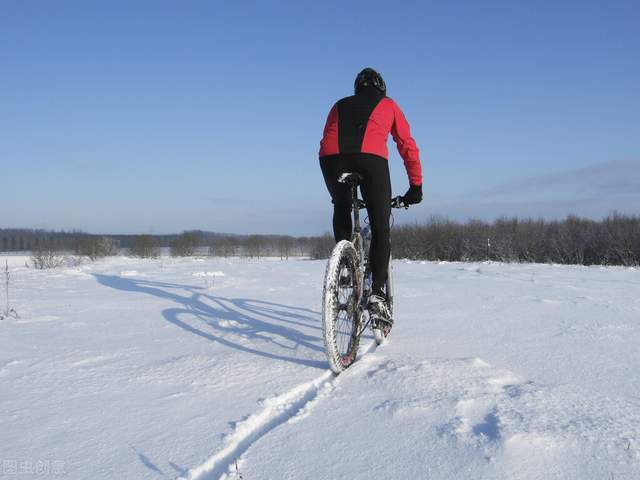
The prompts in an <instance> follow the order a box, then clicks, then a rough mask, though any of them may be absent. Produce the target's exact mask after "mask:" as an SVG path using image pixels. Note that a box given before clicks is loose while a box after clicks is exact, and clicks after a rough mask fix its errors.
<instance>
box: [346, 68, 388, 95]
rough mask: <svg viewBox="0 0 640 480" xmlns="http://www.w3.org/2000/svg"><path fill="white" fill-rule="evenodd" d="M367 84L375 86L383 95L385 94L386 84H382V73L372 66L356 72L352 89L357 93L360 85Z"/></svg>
mask: <svg viewBox="0 0 640 480" xmlns="http://www.w3.org/2000/svg"><path fill="white" fill-rule="evenodd" d="M367 85H371V86H373V87H375V88H377V89H378V90H379V91H380V93H382V94H383V95H386V94H387V86H386V85H385V84H384V80H383V79H382V75H380V74H379V73H378V72H376V71H375V70H374V69H373V68H365V69H364V70H362V71H361V72H360V73H359V74H358V76H357V77H356V81H355V82H354V84H353V89H354V90H355V92H356V93H358V90H360V88H361V87H366V86H367Z"/></svg>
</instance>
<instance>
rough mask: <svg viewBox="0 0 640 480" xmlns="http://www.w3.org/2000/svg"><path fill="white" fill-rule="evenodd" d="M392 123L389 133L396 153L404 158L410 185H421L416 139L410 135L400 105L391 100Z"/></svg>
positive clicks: (420, 169) (420, 166) (420, 167)
mask: <svg viewBox="0 0 640 480" xmlns="http://www.w3.org/2000/svg"><path fill="white" fill-rule="evenodd" d="M393 105H394V109H393V111H394V113H393V125H392V126H391V135H392V136H393V140H394V141H395V142H396V145H397V146H398V153H399V154H400V156H401V157H402V160H404V167H405V168H406V169H407V176H408V177H409V183H410V184H411V185H422V165H421V163H420V150H418V146H417V145H416V141H415V140H414V139H413V137H412V136H411V129H410V128H409V122H407V119H406V118H405V117H404V114H403V113H402V110H400V107H398V105H397V104H396V103H395V102H393Z"/></svg>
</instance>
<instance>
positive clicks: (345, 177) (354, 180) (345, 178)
mask: <svg viewBox="0 0 640 480" xmlns="http://www.w3.org/2000/svg"><path fill="white" fill-rule="evenodd" d="M363 180H364V177H363V176H362V175H360V174H359V173H353V172H344V173H342V174H340V176H339V177H338V182H340V183H348V184H349V185H358V184H359V183H361V182H362V181H363Z"/></svg>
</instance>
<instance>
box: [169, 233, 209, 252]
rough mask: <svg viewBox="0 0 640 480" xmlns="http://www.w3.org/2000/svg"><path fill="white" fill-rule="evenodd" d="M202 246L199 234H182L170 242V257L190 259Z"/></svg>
mask: <svg viewBox="0 0 640 480" xmlns="http://www.w3.org/2000/svg"><path fill="white" fill-rule="evenodd" d="M201 244H202V236H201V234H200V232H195V231H193V232H184V233H182V234H181V235H178V236H177V237H176V238H175V239H174V240H173V241H172V242H171V249H170V252H171V256H172V257H191V256H193V255H195V254H196V250H197V248H198V247H199V246H200V245H201Z"/></svg>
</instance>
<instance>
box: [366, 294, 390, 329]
mask: <svg viewBox="0 0 640 480" xmlns="http://www.w3.org/2000/svg"><path fill="white" fill-rule="evenodd" d="M367 308H368V310H369V316H370V317H371V321H372V322H374V324H375V323H378V322H384V323H386V324H387V325H393V319H392V318H391V312H390V311H389V306H388V305H387V299H386V298H385V297H384V295H380V294H378V293H372V294H371V296H370V297H369V303H368V304H367Z"/></svg>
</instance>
